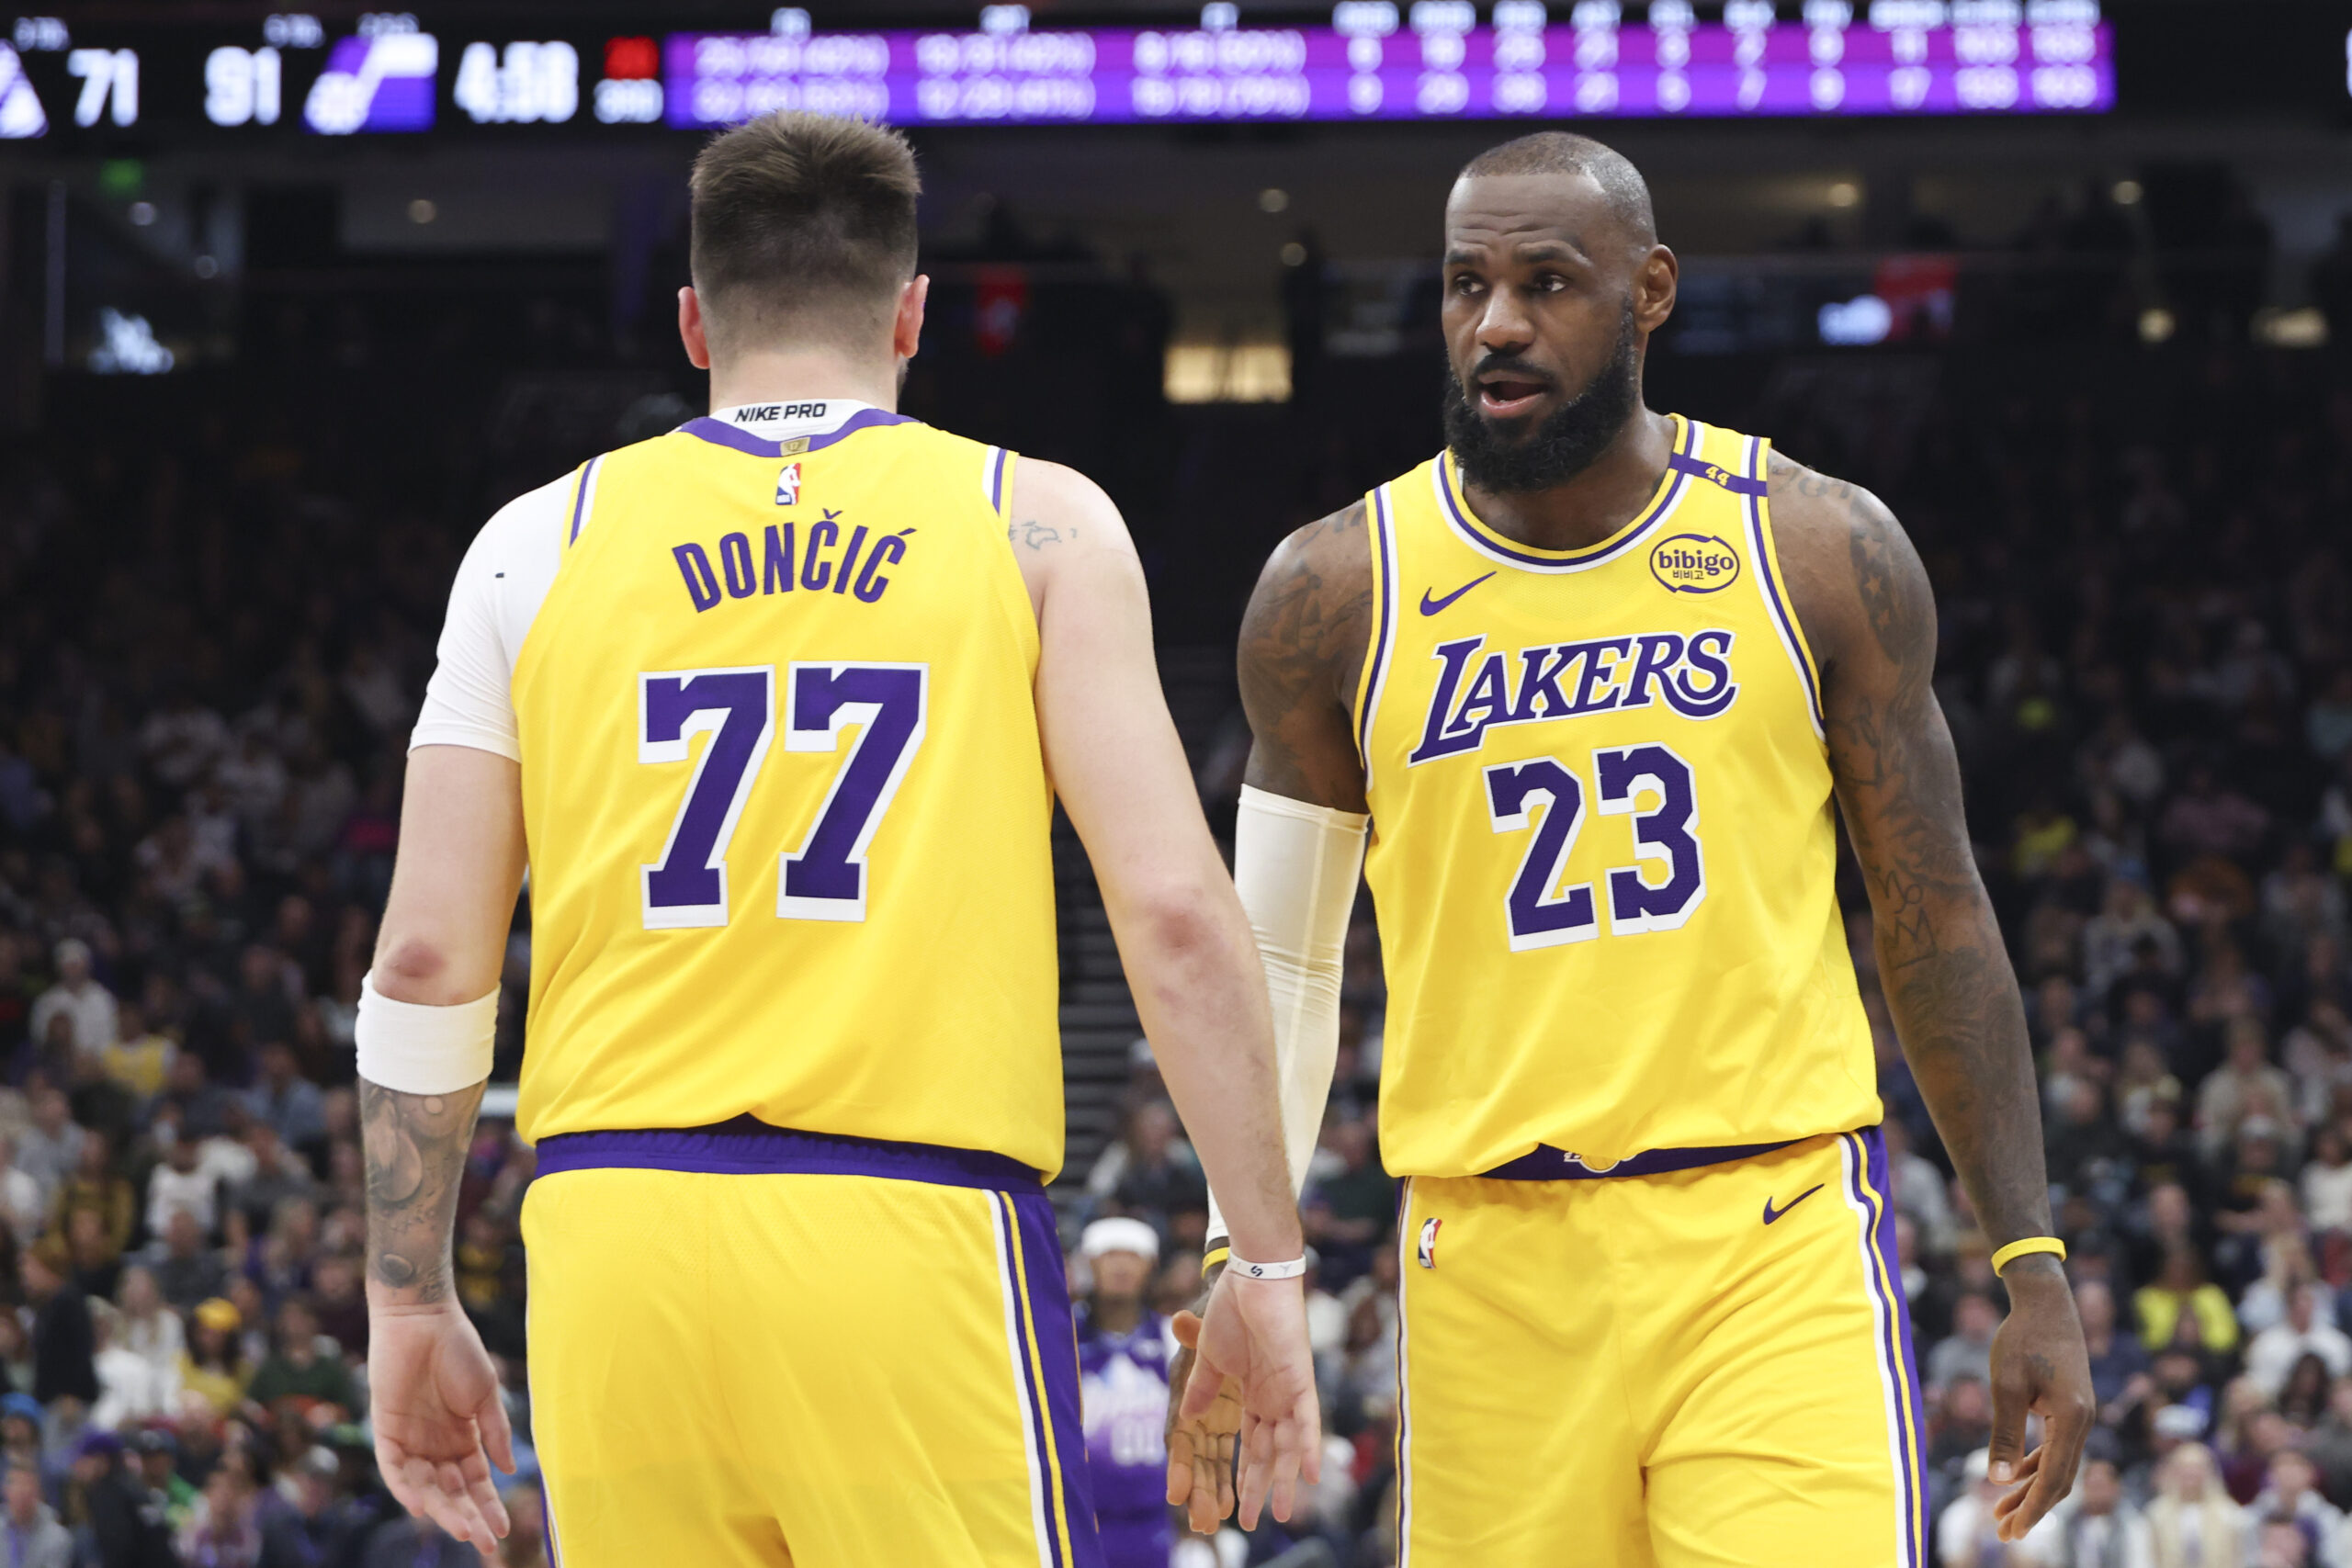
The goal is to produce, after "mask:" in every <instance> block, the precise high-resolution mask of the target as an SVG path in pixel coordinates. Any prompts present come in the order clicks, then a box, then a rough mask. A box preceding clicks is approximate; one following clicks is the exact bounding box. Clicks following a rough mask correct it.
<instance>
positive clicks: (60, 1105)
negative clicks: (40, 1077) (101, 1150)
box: [17, 1088, 84, 1213]
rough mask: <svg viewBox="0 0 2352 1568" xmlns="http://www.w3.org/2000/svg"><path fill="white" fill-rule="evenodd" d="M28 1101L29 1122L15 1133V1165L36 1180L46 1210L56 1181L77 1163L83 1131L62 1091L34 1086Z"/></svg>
mask: <svg viewBox="0 0 2352 1568" xmlns="http://www.w3.org/2000/svg"><path fill="white" fill-rule="evenodd" d="M31 1102H32V1125H31V1126H29V1127H27V1128H25V1129H24V1130H23V1131H21V1132H19V1133H18V1134H17V1169H19V1170H21V1171H23V1172H25V1173H26V1174H27V1175H28V1176H30V1177H31V1178H32V1179H34V1180H35V1181H37V1182H39V1183H40V1201H41V1210H42V1212H43V1213H47V1212H48V1209H49V1202H50V1200H51V1197H52V1196H54V1195H55V1193H56V1191H57V1187H58V1184H59V1183H60V1182H62V1181H63V1180H64V1179H66V1178H67V1177H68V1176H70V1175H72V1174H73V1172H74V1168H76V1167H77V1166H79V1165H80V1164H81V1160H82V1139H83V1136H84V1134H83V1132H82V1129H81V1128H80V1127H78V1126H76V1125H74V1112H73V1108H72V1106H71V1105H69V1104H68V1103H67V1101H66V1099H65V1096H64V1094H63V1093H62V1091H60V1090H58V1089H49V1088H42V1089H37V1090H35V1091H34V1093H33V1094H32V1096H31Z"/></svg>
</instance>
